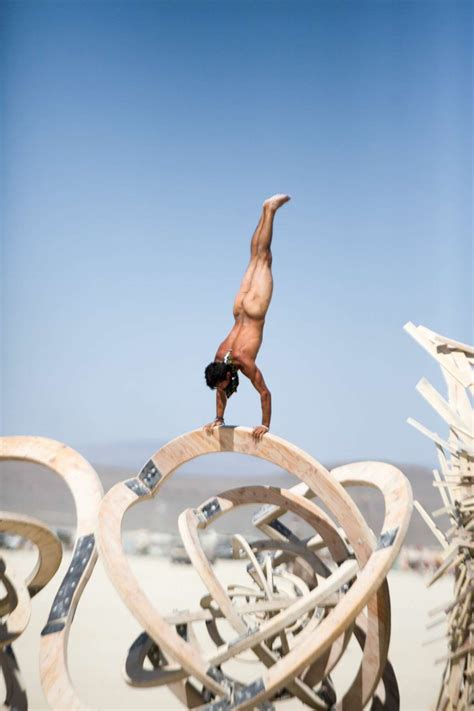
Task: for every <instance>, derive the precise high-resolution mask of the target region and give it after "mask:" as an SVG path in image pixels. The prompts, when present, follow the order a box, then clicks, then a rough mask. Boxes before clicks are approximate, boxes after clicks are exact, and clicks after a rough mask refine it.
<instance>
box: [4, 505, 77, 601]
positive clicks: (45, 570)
mask: <svg viewBox="0 0 474 711" xmlns="http://www.w3.org/2000/svg"><path fill="white" fill-rule="evenodd" d="M6 532H8V533H10V534H14V535H17V536H21V537H22V538H25V539H26V540H28V541H31V543H33V544H34V545H35V546H36V547H37V549H38V561H37V563H36V566H35V568H34V569H33V571H32V572H31V573H30V575H29V576H28V577H27V579H26V586H27V588H28V592H29V594H30V597H34V596H35V595H37V594H38V593H39V592H40V590H42V589H43V588H44V587H45V586H46V585H47V584H48V583H49V581H50V580H51V578H52V577H53V575H54V574H55V573H56V571H57V570H58V568H59V566H60V565H61V559H62V556H63V549H62V546H61V541H60V540H59V538H58V537H57V536H56V534H55V533H53V531H51V529H50V528H48V526H46V524H44V523H43V522H42V521H38V519H36V518H33V517H32V516H24V515H22V514H17V513H15V514H13V513H8V512H6V511H0V533H6Z"/></svg>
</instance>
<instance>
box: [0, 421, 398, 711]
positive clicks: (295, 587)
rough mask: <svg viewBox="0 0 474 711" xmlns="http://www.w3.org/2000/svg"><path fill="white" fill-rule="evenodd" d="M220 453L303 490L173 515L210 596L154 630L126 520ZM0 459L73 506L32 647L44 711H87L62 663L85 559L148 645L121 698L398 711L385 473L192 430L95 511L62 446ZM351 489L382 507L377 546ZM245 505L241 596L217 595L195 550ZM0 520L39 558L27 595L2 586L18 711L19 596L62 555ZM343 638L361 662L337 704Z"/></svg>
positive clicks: (35, 534)
mask: <svg viewBox="0 0 474 711" xmlns="http://www.w3.org/2000/svg"><path fill="white" fill-rule="evenodd" d="M219 452H237V453H241V454H247V455H250V456H256V457H260V458H262V459H265V460H267V461H269V462H272V463H274V464H275V465H278V466H279V467H282V468H283V469H285V470H287V471H288V472H290V473H291V474H293V475H294V476H295V477H296V479H297V480H299V482H298V483H296V485H295V486H293V487H292V488H290V489H281V488H277V487H272V486H267V485H261V484H255V485H254V486H246V487H241V488H236V489H231V490H227V491H221V492H219V493H216V495H215V496H212V497H211V498H210V499H208V500H206V501H204V502H201V503H199V502H196V507H195V508H193V509H187V510H185V511H183V512H182V514H181V516H180V518H179V530H180V534H181V537H182V541H183V545H184V546H185V548H186V551H187V553H188V556H189V558H190V559H191V561H192V563H193V565H194V566H195V569H196V571H197V573H198V574H199V576H200V577H201V579H202V581H203V583H204V585H205V586H206V588H207V594H206V595H205V596H204V597H203V598H202V599H201V600H200V601H196V609H194V610H184V611H181V612H173V614H171V615H170V614H163V613H162V612H160V611H159V610H157V609H156V607H155V606H154V605H153V603H152V602H151V600H150V599H149V598H148V597H147V596H146V594H145V592H144V591H143V589H142V588H141V586H140V581H139V580H137V579H136V578H135V577H134V574H133V572H132V568H131V566H130V564H129V562H128V560H127V557H126V555H125V553H124V550H123V547H122V542H121V528H122V521H123V518H124V515H125V513H126V511H127V510H128V509H130V507H132V506H137V505H140V503H141V502H143V501H144V500H146V499H149V498H151V497H154V496H158V495H159V493H160V491H161V489H162V487H166V482H167V480H168V479H169V477H171V476H172V475H173V474H174V473H175V472H176V471H177V470H178V469H179V467H180V466H181V465H182V464H184V463H185V462H187V461H189V460H190V459H193V458H195V457H199V456H201V455H204V454H210V453H216V454H217V453H219ZM0 458H1V459H25V460H28V461H33V462H39V463H41V464H44V465H46V466H49V467H50V468H52V469H53V470H54V471H56V472H57V473H58V474H59V475H60V476H62V477H63V478H64V480H65V482H66V483H67V484H68V486H69V487H70V488H71V491H72V493H73V495H74V497H75V500H76V506H77V514H78V530H77V538H76V544H75V548H74V552H73V556H72V560H71V565H70V567H69V570H68V573H67V574H66V577H65V579H64V581H63V583H62V584H61V586H60V589H59V591H58V593H57V595H56V598H55V601H54V603H53V607H52V610H51V614H50V617H49V619H48V621H47V623H46V626H45V628H44V630H43V633H42V634H43V637H42V647H41V660H40V667H41V675H42V683H43V688H44V691H45V695H46V697H47V700H48V702H49V704H50V705H51V707H52V708H56V709H79V708H84V706H83V705H82V704H81V701H80V699H79V698H78V697H77V695H76V693H75V691H74V688H73V682H72V681H71V679H70V677H69V673H68V669H67V656H66V651H67V638H68V631H69V628H70V625H71V622H72V617H73V614H74V609H75V607H76V605H77V603H78V601H79V597H80V595H81V592H82V590H83V588H84V586H85V584H86V582H87V579H88V577H89V575H90V574H91V572H92V568H93V566H94V563H95V558H96V555H97V553H96V545H97V549H98V551H99V555H100V556H101V559H102V562H103V564H104V566H105V568H106V570H107V573H108V575H109V577H110V579H111V580H112V582H113V583H114V585H115V587H116V589H117V591H118V593H119V595H120V596H121V597H122V599H123V602H124V603H125V605H126V606H127V607H128V609H129V610H130V612H131V614H132V615H134V616H135V617H136V619H137V620H138V621H139V622H140V625H141V626H142V628H143V630H144V631H143V633H142V634H141V635H140V636H139V637H138V638H137V639H136V641H135V642H134V643H133V644H132V646H131V647H130V649H129V651H128V654H127V655H124V656H126V662H125V675H126V681H127V682H128V683H129V684H130V685H135V686H149V687H151V686H160V685H167V686H168V688H169V689H171V691H172V692H173V693H174V694H175V696H176V697H177V698H178V699H179V700H180V701H181V702H182V704H183V706H184V707H185V708H203V709H206V710H207V711H223V710H227V709H239V710H240V709H242V710H243V709H254V708H260V709H269V708H274V707H275V706H278V702H279V700H281V699H285V698H288V697H291V696H293V697H296V698H298V699H299V700H300V701H302V702H303V703H304V704H305V705H307V706H309V707H310V708H315V709H329V708H332V709H339V710H340V711H348V710H350V711H358V710H359V709H362V708H364V707H366V706H368V707H370V708H371V709H373V710H374V711H375V710H376V709H377V710H379V709H387V710H395V709H398V708H399V694H398V687H397V682H396V678H395V674H394V671H393V669H392V667H391V665H390V663H389V662H388V659H387V655H388V647H389V641H390V599H389V591H388V585H387V581H386V576H387V573H388V571H389V570H390V568H391V566H392V564H393V562H394V560H395V558H396V556H397V554H398V552H399V550H400V546H401V544H402V542H403V539H404V537H405V534H406V530H407V527H408V523H409V519H410V515H411V508H412V496H411V489H410V485H409V483H408V481H407V479H406V478H405V477H404V476H403V474H402V473H401V472H400V471H399V470H398V469H396V468H395V467H393V466H391V465H388V464H384V463H381V462H362V463H357V464H352V465H347V466H343V467H339V468H338V469H335V470H333V471H332V472H329V471H327V470H326V469H325V468H324V467H323V466H322V465H321V464H320V463H319V462H317V461H316V460H315V459H313V458H312V457H311V456H309V455H308V454H306V453H305V452H303V451H301V450H299V449H297V448H296V447H295V446H293V445H292V444H290V443H288V442H286V441H285V440H283V439H280V438H278V437H276V436H274V435H273V434H270V433H269V434H267V435H265V437H264V438H263V440H262V441H260V442H258V443H256V442H255V441H254V440H253V438H252V433H251V430H250V429H248V428H245V427H221V428H219V429H217V430H215V431H214V432H213V433H212V434H211V435H209V434H206V433H205V432H204V431H202V430H196V431H194V432H190V433H188V434H185V435H182V436H180V437H178V438H176V439H174V440H173V441H171V442H170V443H168V444H167V445H165V446H164V447H162V448H161V449H160V450H159V451H158V452H156V453H155V454H154V455H153V456H152V457H151V459H150V460H149V461H148V462H147V463H146V464H145V466H144V467H143V469H142V470H141V471H140V472H139V474H138V475H137V476H136V477H135V478H132V479H128V480H127V481H124V482H122V483H119V484H117V485H115V486H114V487H113V488H112V489H111V490H110V491H109V492H108V493H107V494H106V495H105V496H104V497H103V496H102V490H101V486H100V482H99V480H98V477H97V475H96V474H95V472H94V470H93V469H92V468H91V467H90V465H88V464H87V462H85V460H83V459H82V458H81V457H80V456H79V455H78V454H77V453H75V452H73V451H72V450H70V449H68V448H67V447H65V446H64V445H61V444H60V443H57V442H52V441H50V440H45V439H42V438H30V437H26V438H22V437H17V438H8V437H7V438H4V439H3V440H2V441H1V449H0ZM349 486H370V487H375V488H377V489H378V490H379V491H380V493H381V494H382V496H383V500H384V505H385V519H384V523H383V527H382V530H381V533H380V535H379V536H378V537H376V536H375V535H374V533H373V532H372V531H371V530H370V528H369V527H368V525H367V523H366V521H365V520H364V518H363V516H362V515H361V513H360V511H359V509H358V508H357V506H356V505H355V503H354V501H353V499H352V498H351V496H350V495H349V493H348V492H347V491H346V488H347V487H349ZM250 504H253V505H254V506H255V504H257V506H258V507H260V508H257V511H258V512H257V513H256V515H255V516H254V519H253V522H254V524H255V531H256V540H252V541H247V540H246V539H245V538H243V537H242V536H241V535H240V534H238V533H236V534H235V536H234V537H233V550H234V555H235V557H238V558H242V559H245V560H246V561H247V568H246V570H247V575H248V580H247V582H246V583H245V584H235V585H227V586H224V585H223V583H222V582H221V581H220V580H219V578H218V577H217V575H216V572H215V570H214V568H213V567H212V565H211V563H210V562H209V560H208V559H207V557H206V554H205V551H204V548H203V546H202V544H201V541H200V537H199V534H200V532H202V531H204V530H205V529H207V528H209V527H211V526H212V525H213V524H214V523H215V521H216V520H217V519H218V518H220V517H222V516H226V515H227V514H229V513H231V512H232V511H233V510H235V509H236V508H237V507H241V506H246V505H250ZM321 505H323V506H324V510H323V508H321ZM326 511H328V512H329V513H326ZM287 512H291V515H292V517H293V518H294V517H298V518H299V519H300V520H301V521H302V522H304V525H305V526H306V527H307V529H308V528H309V530H310V531H311V535H310V536H309V537H304V538H303V537H301V536H298V535H296V533H295V532H294V531H293V530H291V529H290V527H289V525H287V522H285V521H282V517H283V516H284V515H285V514H286V513H287ZM0 518H1V520H2V524H1V526H2V530H7V529H8V530H12V531H17V532H19V531H20V530H21V531H22V533H21V535H26V536H27V537H29V538H30V539H31V540H32V541H33V542H34V543H35V544H36V545H37V546H38V549H39V551H40V565H39V567H38V569H37V570H36V571H35V573H34V575H33V576H31V579H30V580H28V581H26V582H25V583H23V582H22V581H20V580H17V579H16V578H15V576H14V573H13V572H11V571H9V570H8V571H7V570H5V569H3V568H2V569H1V572H0V576H2V581H3V582H4V585H5V587H6V589H7V590H8V591H9V592H8V595H7V598H6V599H3V600H1V601H0V615H1V616H2V618H1V619H2V629H5V630H7V631H8V633H7V634H6V633H4V634H3V636H2V637H1V638H0V645H1V648H2V650H3V651H2V667H3V670H4V674H5V676H6V679H7V699H6V704H7V707H8V706H9V707H10V708H18V709H20V708H26V695H25V693H24V691H23V689H22V687H21V682H20V680H19V677H18V670H17V667H16V665H15V663H14V657H12V656H11V654H12V652H11V649H12V647H11V643H12V641H13V640H14V638H15V636H17V635H18V634H19V633H20V632H21V629H23V628H24V626H25V625H26V622H27V617H28V611H29V598H30V596H31V595H32V594H34V592H38V589H40V587H41V586H43V585H45V584H46V582H47V580H48V579H49V578H50V577H51V575H52V574H53V572H54V570H55V569H56V567H57V565H58V564H59V560H60V555H61V553H60V549H59V547H58V542H57V540H56V539H55V537H54V536H52V535H51V534H50V533H49V532H48V531H47V530H45V528H44V527H43V526H42V524H40V523H39V522H35V521H30V520H26V519H21V518H20V517H18V516H16V515H10V514H2V515H0ZM229 630H231V632H230V634H229ZM203 631H204V632H205V633H206V635H207V636H206V644H203V643H202V632H203ZM352 638H354V639H355V640H356V641H357V644H358V645H359V646H360V648H361V650H362V654H361V659H360V663H359V668H358V669H354V675H353V681H352V683H351V684H350V686H349V688H348V689H347V690H345V691H344V693H343V694H338V690H337V689H336V688H335V687H334V684H333V682H332V679H331V673H332V672H333V671H334V669H335V668H336V665H337V664H338V662H339V661H340V660H341V658H342V656H343V654H344V652H345V650H346V649H347V647H348V644H349V642H350V640H351V639H352ZM145 660H147V662H148V664H147V665H145ZM150 662H151V668H150V664H149V663H150ZM244 662H245V663H246V664H247V668H248V663H249V662H251V663H252V664H253V665H254V668H255V674H254V677H253V680H252V681H250V683H249V682H248V681H243V680H242V679H241V678H239V674H238V668H239V663H240V664H242V663H244ZM236 670H237V671H236ZM15 694H16V696H15V700H14V698H13V697H14V695H15Z"/></svg>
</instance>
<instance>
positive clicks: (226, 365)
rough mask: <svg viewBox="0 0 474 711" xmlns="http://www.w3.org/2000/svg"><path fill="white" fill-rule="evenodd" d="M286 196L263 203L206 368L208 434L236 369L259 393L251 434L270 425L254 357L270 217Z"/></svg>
mask: <svg viewBox="0 0 474 711" xmlns="http://www.w3.org/2000/svg"><path fill="white" fill-rule="evenodd" d="M289 199H290V198H289V196H288V195H273V197H271V198H268V200H265V202H264V203H263V209H262V215H261V217H260V221H259V223H258V225H257V229H256V230H255V232H254V235H253V237H252V242H251V244H250V262H249V265H248V267H247V271H246V272H245V274H244V278H243V280H242V283H241V285H240V289H239V292H238V294H237V296H236V297H235V301H234V318H235V323H234V325H233V327H232V330H231V331H230V333H229V335H228V336H227V338H226V339H225V340H224V341H222V343H221V345H220V346H219V348H218V349H217V353H216V355H215V358H214V362H213V363H209V365H208V366H207V368H206V370H205V378H206V383H207V385H208V386H209V387H210V388H211V389H212V390H216V419H215V420H214V421H213V422H210V423H209V424H208V425H205V429H206V431H207V432H208V433H209V434H210V433H211V432H212V430H213V429H214V428H215V427H219V426H220V425H223V424H224V411H225V407H226V404H227V400H228V398H229V397H230V396H231V395H232V394H233V393H235V392H236V390H237V386H238V384H239V376H238V372H239V371H240V372H241V373H243V374H244V375H246V376H247V378H249V380H250V381H251V382H252V385H253V386H254V387H255V389H256V390H257V391H258V392H259V393H260V400H261V404H262V424H261V425H259V426H257V427H255V428H254V430H253V436H254V438H255V439H257V440H258V439H261V438H262V437H263V435H264V434H265V432H268V430H269V428H270V418H271V411H272V398H271V393H270V391H269V389H268V387H267V386H266V384H265V380H264V379H263V375H262V373H261V372H260V370H259V369H258V368H257V365H256V363H255V360H256V358H257V353H258V351H259V350H260V346H261V345H262V338H263V327H264V325H265V316H266V314H267V311H268V307H269V305H270V300H271V298H272V291H273V277H272V253H271V250H270V247H271V243H272V232H273V218H274V217H275V213H276V211H277V210H278V208H279V207H281V206H282V205H284V204H285V202H288V200H289Z"/></svg>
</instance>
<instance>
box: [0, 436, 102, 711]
mask: <svg viewBox="0 0 474 711" xmlns="http://www.w3.org/2000/svg"><path fill="white" fill-rule="evenodd" d="M0 460H21V461H27V462H31V463H33V464H42V465H43V466H45V467H47V468H48V469H51V471H53V472H54V473H56V474H57V475H58V476H60V477H61V479H62V480H63V481H64V482H65V484H66V485H67V486H68V487H69V489H70V491H71V494H72V496H73V499H74V503H75V506H76V514H77V528H76V542H75V546H74V550H73V555H72V560H71V563H70V566H69V569H68V571H67V573H66V576H65V577H64V580H63V582H62V583H61V586H60V588H59V590H58V593H57V595H56V597H55V599H54V601H53V605H52V608H51V612H50V614H49V618H48V621H47V624H46V627H45V628H44V629H43V631H42V633H41V634H42V636H41V643H40V673H41V683H42V686H43V690H44V693H45V695H46V698H47V701H48V703H49V705H50V706H51V707H52V708H54V709H83V708H86V707H85V705H83V704H82V702H81V700H80V699H79V697H78V696H77V694H76V692H75V690H74V687H73V684H72V681H71V679H70V676H69V670H68V665H67V643H68V636H69V629H70V626H71V624H72V620H73V618H74V613H75V610H76V607H77V604H78V602H79V599H80V597H81V594H82V591H83V589H84V587H85V585H86V583H87V581H88V579H89V577H90V575H91V573H92V570H93V568H94V565H95V562H96V559H97V551H96V546H95V534H94V529H95V525H96V521H97V514H98V510H99V504H100V501H101V499H102V496H103V489H102V485H101V483H100V479H99V477H98V475H97V473H96V472H95V470H94V469H93V468H92V467H91V465H90V464H89V463H88V462H87V461H86V460H85V459H84V458H83V457H81V455H80V454H78V453H77V452H76V451H74V450H73V449H71V448H70V447H67V446H66V445H65V444H62V443H61V442H57V441H55V440H51V439H46V438H45V437H2V438H1V439H0ZM33 535H36V534H33ZM50 543H51V541H50ZM55 551H56V548H55V545H53V544H52V543H51V545H50V546H48V545H47V546H46V548H45V549H44V556H43V558H42V561H40V565H39V568H38V570H37V571H35V573H34V577H33V580H32V581H30V585H31V584H32V583H33V581H35V579H36V582H35V584H36V585H37V584H38V575H40V574H41V575H40V577H39V583H41V581H44V579H45V577H44V576H45V574H46V572H47V571H49V572H51V570H52V569H53V568H54V565H55V564H56V562H57V553H56V552H55ZM48 574H49V573H48Z"/></svg>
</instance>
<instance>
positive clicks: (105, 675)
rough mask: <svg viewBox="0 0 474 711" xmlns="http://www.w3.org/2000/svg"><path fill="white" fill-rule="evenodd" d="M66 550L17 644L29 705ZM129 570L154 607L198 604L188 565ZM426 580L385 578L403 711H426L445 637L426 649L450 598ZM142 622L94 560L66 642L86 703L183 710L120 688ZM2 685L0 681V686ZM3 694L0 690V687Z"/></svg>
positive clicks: (252, 674) (224, 565) (230, 568)
mask: <svg viewBox="0 0 474 711" xmlns="http://www.w3.org/2000/svg"><path fill="white" fill-rule="evenodd" d="M2 554H4V557H5V558H6V559H7V561H8V562H9V563H11V564H12V565H14V566H15V568H16V569H17V570H19V571H21V572H22V573H24V574H27V573H28V572H29V571H30V570H31V569H32V567H33V565H34V562H35V559H36V555H35V553H34V552H33V551H32V552H29V551H18V552H10V551H2ZM68 562H69V555H67V556H65V559H64V560H63V563H62V565H61V568H60V570H59V571H58V573H57V574H56V576H55V578H54V579H53V580H52V581H51V582H50V584H49V585H48V586H47V588H46V589H45V590H43V591H42V592H41V593H40V594H39V595H38V596H37V597H36V598H34V600H33V602H32V617H31V621H30V623H29V626H28V628H27V629H26V631H25V632H24V633H23V635H22V636H21V637H20V639H19V640H17V641H16V642H15V645H14V649H15V653H16V655H17V659H18V661H19V664H20V667H21V670H22V675H23V680H24V682H25V684H26V687H27V690H28V698H29V708H30V709H34V710H36V709H46V708H48V707H47V706H46V702H45V699H44V696H43V692H42V689H41V684H40V679H39V670H38V649H39V639H40V632H41V629H42V628H43V626H44V624H45V621H46V619H47V616H48V613H49V608H50V606H51V602H52V599H53V597H54V595H55V593H56V591H57V589H58V587H59V583H60V581H61V579H62V577H63V575H64V573H65V571H66V569H67V565H68ZM130 563H131V565H132V568H133V570H134V572H135V574H136V575H137V577H138V578H139V580H140V581H141V585H142V587H143V588H144V589H145V591H146V592H147V593H148V595H149V596H150V599H151V600H152V601H153V602H154V604H155V605H156V606H157V608H158V609H159V610H160V612H162V613H164V614H166V613H168V612H172V611H173V610H176V609H196V608H197V607H198V606H199V599H200V597H201V595H202V594H204V592H205V590H204V588H203V586H202V583H201V581H200V580H199V578H198V576H197V574H196V573H195V571H194V570H193V569H192V568H191V567H190V566H185V565H184V566H179V565H173V564H171V563H169V562H167V561H165V560H161V559H157V558H154V557H138V556H131V557H130ZM239 565H240V564H239V563H238V562H232V561H219V562H218V563H217V564H216V571H217V573H218V575H219V577H220V578H221V579H222V581H223V582H225V583H228V582H238V580H240V581H242V582H243V580H244V578H242V577H240V576H241V575H243V569H242V567H239ZM426 582H427V578H426V577H422V576H420V575H418V574H416V573H411V572H399V571H393V572H392V573H391V574H390V576H389V584H390V592H391V599H392V639H391V645H390V660H391V661H392V664H393V666H394V669H395V673H396V675H397V679H398V683H399V687H400V695H401V709H402V711H425V710H427V709H431V708H432V707H433V704H434V702H435V700H436V696H437V692H438V689H439V684H440V679H441V673H442V670H443V664H438V665H435V659H437V658H439V657H441V656H443V654H444V653H445V646H444V642H443V641H439V642H436V643H434V644H430V645H427V646H425V645H424V643H425V644H426V642H427V641H428V640H429V639H432V638H434V637H440V636H441V635H442V634H443V632H444V626H442V625H441V626H439V627H436V628H434V630H429V631H428V630H426V625H427V623H428V621H429V619H428V611H429V610H430V609H432V608H434V607H436V606H438V605H439V604H441V603H443V602H444V601H449V599H450V598H451V590H452V582H451V580H450V579H442V580H441V581H439V582H438V583H436V584H435V585H434V587H433V588H429V589H427V588H426ZM140 632H141V629H140V626H139V625H138V623H137V622H136V620H135V619H134V618H133V617H132V616H131V614H130V613H129V612H128V610H127V608H126V606H125V605H124V604H123V602H122V601H121V599H120V598H119V596H118V594H117V592H116V591H115V589H114V588H113V586H112V584H111V583H110V582H109V580H108V578H107V575H106V573H105V571H104V569H103V568H102V565H101V564H100V561H99V563H98V564H97V566H96V569H95V571H94V573H93V575H92V578H91V580H90V581H89V583H88V585H87V587H86V589H85V591H84V593H83V596H82V598H81V600H80V602H79V606H78V608H77V612H76V617H75V620H74V623H73V625H72V628H71V634H70V641H69V668H70V672H71V677H72V680H73V683H74V685H75V688H76V690H77V692H78V694H79V696H80V698H81V699H82V700H83V702H84V703H85V704H87V705H88V706H89V707H90V708H95V709H110V710H111V711H112V710H113V711H115V710H117V711H118V709H129V711H132V710H133V711H135V710H138V709H155V710H156V709H163V710H168V709H170V710H172V709H178V708H182V706H181V705H180V704H179V702H177V701H176V699H175V698H174V696H173V695H172V694H171V692H169V691H168V690H167V689H166V688H163V687H161V688H149V689H135V688H132V687H129V686H127V685H126V683H125V682H124V680H123V676H122V669H123V666H124V661H125V657H126V653H127V650H128V648H129V646H130V645H131V644H132V642H133V641H134V640H135V638H136V637H137V635H138V634H139V633H140ZM359 658H360V652H359V651H358V650H357V649H356V648H352V646H351V647H350V648H349V649H348V650H347V653H346V655H345V658H344V659H343V663H342V664H340V665H339V667H338V668H337V670H336V673H335V674H334V679H335V682H336V685H337V689H338V692H343V691H344V689H345V688H347V686H348V685H349V683H350V680H351V678H352V677H353V675H354V674H355V672H356V670H357V667H358V663H357V662H358V659H359ZM240 667H242V677H243V678H244V677H245V678H246V679H248V680H251V679H252V678H256V677H258V676H259V675H260V673H259V671H258V670H257V669H258V667H257V668H256V667H254V666H253V665H248V664H247V665H239V668H240ZM1 683H2V682H0V685H1ZM1 691H3V690H2V689H0V692H1ZM279 708H281V709H285V711H286V710H289V709H300V708H303V706H302V704H301V703H300V702H298V701H294V700H288V701H285V702H281V703H280V704H279Z"/></svg>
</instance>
